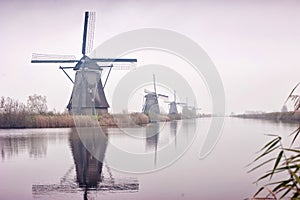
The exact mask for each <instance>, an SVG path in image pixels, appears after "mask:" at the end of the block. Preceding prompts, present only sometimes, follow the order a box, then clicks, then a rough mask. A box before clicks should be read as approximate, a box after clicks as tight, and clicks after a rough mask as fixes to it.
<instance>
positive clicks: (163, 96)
mask: <svg viewBox="0 0 300 200" xmlns="http://www.w3.org/2000/svg"><path fill="white" fill-rule="evenodd" d="M157 96H158V97H162V98H169V96H167V95H163V94H157Z"/></svg>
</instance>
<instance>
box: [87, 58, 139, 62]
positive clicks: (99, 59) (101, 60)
mask: <svg viewBox="0 0 300 200" xmlns="http://www.w3.org/2000/svg"><path fill="white" fill-rule="evenodd" d="M91 60H93V61H95V62H107V63H112V62H123V63H128V62H130V63H134V62H137V59H133V58H91Z"/></svg>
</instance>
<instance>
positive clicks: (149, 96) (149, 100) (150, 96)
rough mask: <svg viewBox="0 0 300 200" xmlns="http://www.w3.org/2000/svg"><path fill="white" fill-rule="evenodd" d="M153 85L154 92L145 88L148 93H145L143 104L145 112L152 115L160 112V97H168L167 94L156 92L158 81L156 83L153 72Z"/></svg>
mask: <svg viewBox="0 0 300 200" xmlns="http://www.w3.org/2000/svg"><path fill="white" fill-rule="evenodd" d="M153 86H154V92H152V91H149V90H147V89H145V90H144V92H145V93H146V95H145V103H144V106H143V113H144V114H147V115H150V114H156V115H159V114H160V110H159V104H158V99H157V98H158V97H163V98H168V96H167V95H163V94H157V92H156V83H155V75H154V74H153Z"/></svg>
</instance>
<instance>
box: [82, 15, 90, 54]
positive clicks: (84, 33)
mask: <svg viewBox="0 0 300 200" xmlns="http://www.w3.org/2000/svg"><path fill="white" fill-rule="evenodd" d="M88 21H89V12H85V15H84V28H83V38H82V50H81V52H82V54H83V55H85V53H86V36H87V28H88Z"/></svg>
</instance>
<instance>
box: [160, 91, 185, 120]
mask: <svg viewBox="0 0 300 200" xmlns="http://www.w3.org/2000/svg"><path fill="white" fill-rule="evenodd" d="M165 103H168V104H169V115H174V114H175V115H177V114H178V109H177V105H185V103H179V102H177V101H176V91H175V90H174V101H165Z"/></svg>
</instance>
